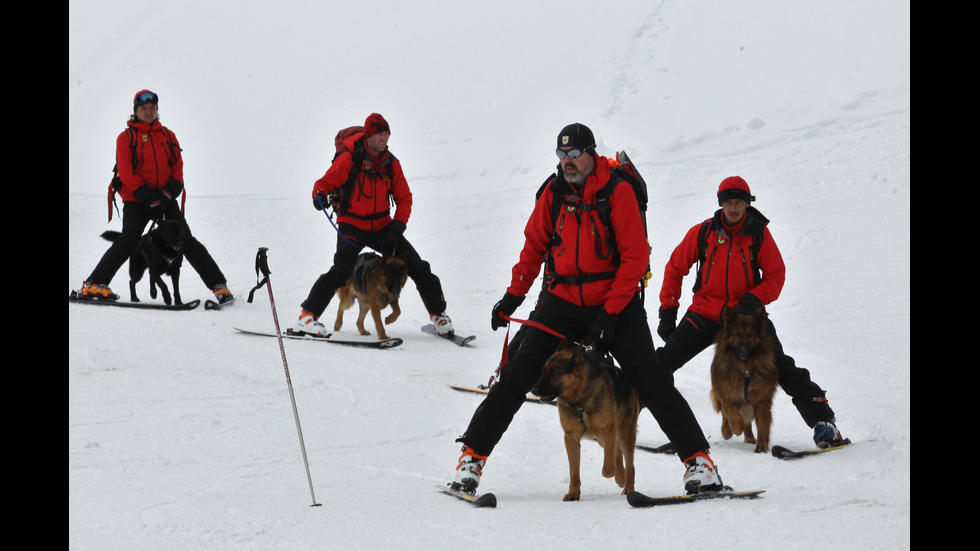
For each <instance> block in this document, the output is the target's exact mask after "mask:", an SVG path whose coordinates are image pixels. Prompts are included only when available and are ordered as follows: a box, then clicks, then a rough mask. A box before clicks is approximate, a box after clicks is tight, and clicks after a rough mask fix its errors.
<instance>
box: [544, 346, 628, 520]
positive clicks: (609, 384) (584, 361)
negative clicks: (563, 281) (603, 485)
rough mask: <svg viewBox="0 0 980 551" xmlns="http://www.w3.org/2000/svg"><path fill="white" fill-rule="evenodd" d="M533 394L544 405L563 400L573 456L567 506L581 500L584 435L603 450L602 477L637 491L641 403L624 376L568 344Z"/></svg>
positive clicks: (570, 456)
mask: <svg viewBox="0 0 980 551" xmlns="http://www.w3.org/2000/svg"><path fill="white" fill-rule="evenodd" d="M531 392H532V393H533V394H534V395H536V396H540V397H541V399H542V401H551V400H553V399H555V398H556V397H557V398H558V412H559V418H560V419H561V427H562V428H563V429H564V430H565V451H566V452H567V453H568V474H569V482H568V493H567V494H565V497H564V498H563V499H564V500H565V501H578V499H579V497H581V495H582V478H581V476H580V475H579V467H580V463H581V446H582V442H581V440H582V437H584V436H592V437H595V439H596V440H597V441H598V442H599V445H601V446H602V448H603V451H604V457H603V461H602V476H604V477H606V478H611V477H613V476H615V478H616V484H618V485H619V487H620V488H622V489H623V494H624V495H625V494H626V493H627V492H631V491H633V489H634V488H633V486H634V484H635V481H636V472H635V471H634V469H633V452H634V451H635V450H636V420H637V417H638V416H639V414H640V400H639V398H638V397H637V395H636V390H634V389H633V387H632V386H631V385H630V384H629V381H627V380H626V377H625V376H624V375H623V374H622V372H621V371H619V370H618V369H617V368H615V367H613V366H604V365H603V366H600V365H599V364H597V363H596V362H595V360H594V359H592V358H590V357H589V356H588V355H587V354H585V350H584V348H583V347H582V345H580V344H578V343H575V342H573V341H571V340H569V339H565V340H564V341H563V342H562V343H561V344H560V345H559V346H558V349H557V350H556V351H555V353H554V354H553V355H552V356H551V357H550V358H548V361H547V362H546V363H545V364H544V368H543V369H542V372H541V378H540V379H538V382H537V383H536V384H535V385H534V388H533V389H532V390H531ZM624 460H625V465H624Z"/></svg>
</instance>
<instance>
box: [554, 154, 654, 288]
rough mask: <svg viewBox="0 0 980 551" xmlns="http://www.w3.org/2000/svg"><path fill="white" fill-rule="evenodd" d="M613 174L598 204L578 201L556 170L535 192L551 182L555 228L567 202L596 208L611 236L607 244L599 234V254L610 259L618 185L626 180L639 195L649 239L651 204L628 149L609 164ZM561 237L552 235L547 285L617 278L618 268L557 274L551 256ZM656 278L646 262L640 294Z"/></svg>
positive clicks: (614, 250)
mask: <svg viewBox="0 0 980 551" xmlns="http://www.w3.org/2000/svg"><path fill="white" fill-rule="evenodd" d="M610 172H611V173H610V177H609V182H608V183H607V184H606V185H604V186H603V187H602V188H601V189H600V190H599V191H598V192H596V201H595V205H582V204H581V203H579V202H578V197H577V196H576V195H575V194H574V190H573V189H572V186H571V185H570V184H569V183H568V182H566V181H565V179H564V177H563V176H559V174H558V173H554V174H552V175H551V176H549V177H548V178H547V179H546V180H545V181H544V183H543V184H541V187H540V188H538V192H537V194H536V195H535V201H537V200H538V199H540V198H541V194H542V193H544V190H545V188H546V187H548V184H549V183H552V182H554V183H553V184H552V190H551V191H552V198H553V199H552V204H551V223H552V227H554V226H555V225H556V224H557V223H558V216H559V214H560V213H561V209H562V208H563V207H564V206H565V205H574V206H575V207H576V208H580V209H582V210H595V211H596V212H597V213H598V214H599V220H600V221H601V222H602V224H603V225H604V226H605V227H606V235H607V236H608V237H607V239H606V241H605V243H602V242H600V240H599V238H598V237H596V243H595V247H596V256H598V257H599V258H600V259H603V260H605V259H607V258H609V257H610V256H615V257H617V262H618V256H619V251H618V250H617V248H616V236H615V235H614V234H613V229H612V217H611V214H610V212H609V198H610V197H612V195H613V193H614V192H615V191H616V186H618V185H619V184H620V183H621V182H627V183H629V185H630V186H632V188H633V194H634V195H635V196H636V202H637V205H638V206H639V208H640V219H641V220H642V221H643V234H644V237H647V238H649V235H648V233H647V217H646V212H647V204H648V203H649V195H648V194H647V183H646V181H645V180H644V179H643V176H641V175H640V173H639V171H637V170H636V165H634V164H633V162H632V161H631V160H630V158H629V157H628V156H627V155H626V152H625V151H620V152H618V153H616V158H615V159H614V160H613V162H612V163H611V166H610ZM647 241H648V243H649V239H648V240H647ZM558 242H559V238H558V235H557V231H555V233H553V234H552V242H551V245H552V246H551V247H549V252H548V257H547V259H546V260H545V275H544V277H545V284H546V285H549V286H550V287H552V288H553V287H554V286H555V285H557V284H559V283H565V284H567V285H581V284H583V283H590V282H593V281H601V280H603V279H613V278H614V277H616V272H615V271H610V272H601V273H598V274H584V275H580V276H558V275H557V274H555V270H554V259H553V258H552V256H551V252H550V251H551V250H552V249H553V248H554V246H555V245H557V244H558ZM652 277H653V274H652V273H651V272H650V266H649V264H648V265H647V273H646V275H644V277H643V279H642V280H641V281H640V283H641V285H642V286H643V291H642V292H641V295H643V296H644V298H645V294H646V287H647V281H648V280H649V279H650V278H652Z"/></svg>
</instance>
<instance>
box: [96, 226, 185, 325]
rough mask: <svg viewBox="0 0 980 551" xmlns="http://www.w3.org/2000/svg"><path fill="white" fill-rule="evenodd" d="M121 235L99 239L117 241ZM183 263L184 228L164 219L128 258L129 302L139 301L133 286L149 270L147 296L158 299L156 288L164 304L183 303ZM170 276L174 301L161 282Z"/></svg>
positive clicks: (109, 232) (113, 233) (165, 285)
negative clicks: (181, 284)
mask: <svg viewBox="0 0 980 551" xmlns="http://www.w3.org/2000/svg"><path fill="white" fill-rule="evenodd" d="M121 235H122V234H121V233H119V232H117V231H107V232H104V233H103V234H102V238H103V239H105V240H107V241H116V240H117V239H119V237H120V236H121ZM183 263H184V226H183V224H181V223H180V222H178V221H176V220H163V221H161V222H159V223H157V224H156V227H154V228H152V229H150V231H148V232H146V234H145V235H143V237H141V238H140V241H139V245H137V247H136V250H135V251H133V254H132V255H130V257H129V300H130V301H131V302H139V301H140V299H139V297H137V296H136V284H137V283H138V282H139V281H140V280H141V279H143V273H144V272H146V271H147V270H149V271H150V297H151V298H157V287H160V294H162V295H163V302H164V303H166V304H167V306H169V305H170V304H171V303H172V302H176V303H177V304H183V302H181V300H180V267H181V265H182V264H183ZM164 275H169V276H170V281H171V282H172V283H173V286H174V295H173V301H172V300H171V298H170V290H169V289H168V288H167V284H166V283H164V282H163V276H164Z"/></svg>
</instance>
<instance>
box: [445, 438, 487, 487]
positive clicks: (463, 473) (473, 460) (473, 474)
mask: <svg viewBox="0 0 980 551" xmlns="http://www.w3.org/2000/svg"><path fill="white" fill-rule="evenodd" d="M486 462H487V456H485V455H480V454H478V453H476V452H475V451H473V448H470V447H468V446H463V455H461V456H459V465H457V466H456V479H455V480H453V482H452V483H451V484H450V485H449V488H450V489H452V490H455V491H461V492H464V493H467V494H470V495H476V487H477V486H479V485H480V476H481V475H483V466H484V465H485V464H486Z"/></svg>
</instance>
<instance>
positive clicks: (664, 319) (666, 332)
mask: <svg viewBox="0 0 980 551" xmlns="http://www.w3.org/2000/svg"><path fill="white" fill-rule="evenodd" d="M674 329H677V307H676V306H671V307H670V308H661V309H660V325H658V326H657V334H658V335H660V338H661V339H663V340H664V342H667V339H669V338H670V335H671V334H673V332H674Z"/></svg>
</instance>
